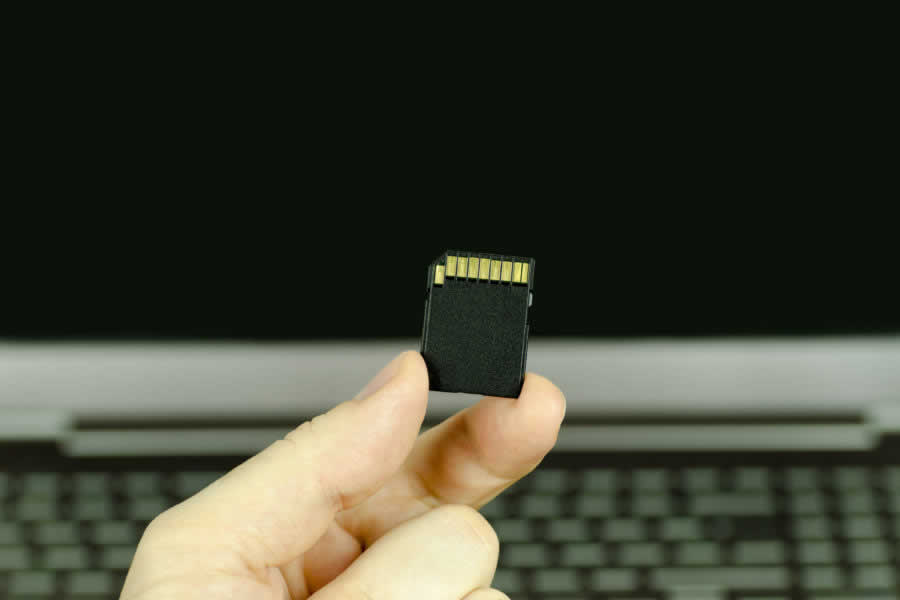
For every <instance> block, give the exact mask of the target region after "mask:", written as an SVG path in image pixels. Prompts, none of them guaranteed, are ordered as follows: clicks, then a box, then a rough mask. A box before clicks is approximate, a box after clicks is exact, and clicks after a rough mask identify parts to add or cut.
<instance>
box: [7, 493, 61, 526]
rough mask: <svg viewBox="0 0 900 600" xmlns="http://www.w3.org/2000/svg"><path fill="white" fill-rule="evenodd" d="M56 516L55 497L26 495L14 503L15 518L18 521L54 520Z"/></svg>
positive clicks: (57, 512) (57, 514) (57, 515)
mask: <svg viewBox="0 0 900 600" xmlns="http://www.w3.org/2000/svg"><path fill="white" fill-rule="evenodd" d="M58 518H59V510H58V507H57V505H56V499H55V498H45V497H41V496H28V497H23V498H22V499H21V500H19V502H18V504H17V505H16V519H17V520H19V521H55V520H56V519H58Z"/></svg>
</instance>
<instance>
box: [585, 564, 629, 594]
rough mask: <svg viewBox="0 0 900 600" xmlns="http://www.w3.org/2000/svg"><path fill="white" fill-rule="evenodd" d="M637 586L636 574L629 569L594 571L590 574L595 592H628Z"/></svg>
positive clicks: (592, 588)
mask: <svg viewBox="0 0 900 600" xmlns="http://www.w3.org/2000/svg"><path fill="white" fill-rule="evenodd" d="M637 584H638V581H637V572H636V571H632V570H630V569H596V570H594V572H593V573H592V574H591V590H592V591H595V592H630V591H632V590H634V589H635V588H636V587H637Z"/></svg>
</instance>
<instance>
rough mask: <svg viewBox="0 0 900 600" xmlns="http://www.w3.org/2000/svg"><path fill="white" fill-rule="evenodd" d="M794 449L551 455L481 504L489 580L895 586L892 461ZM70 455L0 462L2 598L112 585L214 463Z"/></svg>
mask: <svg viewBox="0 0 900 600" xmlns="http://www.w3.org/2000/svg"><path fill="white" fill-rule="evenodd" d="M701 458H705V457H701ZM798 458H799V457H798V455H786V456H784V457H771V456H770V457H769V458H768V459H767V460H766V461H765V462H766V464H756V465H753V464H750V463H747V462H740V461H746V460H748V459H747V458H746V457H734V459H733V461H731V460H729V458H728V457H727V456H725V457H723V456H719V457H717V460H716V464H715V465H707V466H702V465H701V466H696V464H695V463H696V462H697V461H695V460H693V459H690V458H684V459H683V460H681V461H680V463H679V461H671V460H669V461H667V462H668V464H666V465H664V466H655V465H653V464H650V463H652V461H649V462H648V461H644V462H645V463H648V464H644V465H628V464H624V463H622V460H621V457H618V459H617V460H607V459H606V458H605V457H603V456H595V457H589V456H585V455H577V456H574V455H573V456H570V457H567V456H566V455H554V456H551V457H550V459H548V461H547V464H546V466H544V467H542V468H541V469H539V470H538V471H536V472H535V473H533V474H532V475H530V476H529V477H527V478H526V479H524V480H523V481H522V482H520V483H518V484H516V485H515V486H514V487H513V488H512V489H510V490H509V491H508V492H507V493H506V494H504V495H503V496H501V497H500V498H498V499H496V500H495V501H493V502H491V503H490V504H489V505H487V506H485V507H484V508H483V509H482V512H483V514H484V515H485V516H486V517H487V518H488V519H489V520H490V521H491V523H492V524H493V526H494V528H495V529H496V530H497V533H498V535H499V537H500V540H501V552H500V565H499V568H498V570H497V575H496V578H495V581H494V585H495V586H496V587H498V588H499V589H502V590H503V591H505V592H506V593H507V594H509V595H510V597H511V598H512V599H513V600H576V599H579V600H581V599H585V600H587V599H590V600H594V599H604V600H626V599H633V600H637V599H641V600H651V599H653V600H664V599H665V600H669V599H672V600H720V599H727V600H750V599H756V600H764V599H765V600H788V599H790V600H798V599H802V600H851V599H852V600H865V599H877V600H887V599H890V600H898V597H900V596H898V589H900V588H898V585H900V576H898V570H897V567H898V563H900V464H897V463H900V460H895V461H893V462H891V461H889V462H888V463H870V462H866V463H860V464H853V462H852V461H850V462H848V461H846V460H844V461H843V462H842V463H841V464H828V463H827V462H823V461H822V460H821V457H817V460H815V461H798V460H797V459H798ZM189 460H190V459H183V460H182V459H179V460H171V461H168V463H167V464H170V465H171V464H175V465H184V464H188V461H189ZM791 460H794V461H795V462H797V463H798V464H791V462H789V461H791ZM616 462H618V464H615V466H608V467H606V468H597V467H596V465H609V464H611V463H616ZM123 464H127V463H123ZM732 465H746V466H732ZM82 466H84V467H89V468H87V469H85V470H80V471H79V470H76V471H70V470H65V471H63V470H61V471H59V472H31V471H11V470H6V471H4V470H0V599H4V600H7V599H8V600H13V599H15V600H18V599H24V598H29V599H31V600H36V599H38V598H54V599H63V600H65V599H69V598H71V599H80V600H88V599H94V600H100V599H104V600H106V599H114V598H118V593H119V591H120V590H121V586H122V582H123V581H124V576H125V573H126V571H127V569H128V566H129V564H130V562H131V559H132V557H133V555H134V550H135V547H136V545H137V542H138V540H139V539H140V535H141V532H142V531H143V529H144V527H146V525H147V523H148V522H149V521H150V520H152V519H153V518H154V517H155V516H156V515H157V514H159V513H160V512H161V511H163V510H165V509H166V508H167V507H169V506H171V505H173V504H175V503H177V502H179V501H180V500H182V499H184V498H186V497H189V496H190V495H192V494H194V493H195V492H197V491H199V490H200V489H202V488H203V487H205V486H206V485H207V484H208V483H209V482H211V481H212V480H214V479H215V478H217V477H218V476H219V475H220V474H221V473H222V472H224V469H225V468H226V467H224V466H223V467H222V468H221V469H204V470H184V471H171V470H168V469H162V468H160V469H156V470H150V469H146V468H142V469H141V470H140V471H121V470H110V469H106V470H97V469H94V468H93V467H94V466H95V465H90V464H87V465H82ZM229 466H230V465H229Z"/></svg>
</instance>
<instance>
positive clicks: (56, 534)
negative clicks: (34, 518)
mask: <svg viewBox="0 0 900 600" xmlns="http://www.w3.org/2000/svg"><path fill="white" fill-rule="evenodd" d="M80 537H81V536H80V534H79V531H78V525H77V524H76V523H72V522H67V521H56V522H50V523H39V524H37V525H35V528H34V539H35V540H36V541H37V543H38V544H41V545H44V546H63V545H71V544H77V543H79V542H80Z"/></svg>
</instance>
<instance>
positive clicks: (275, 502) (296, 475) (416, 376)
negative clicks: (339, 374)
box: [138, 352, 428, 568]
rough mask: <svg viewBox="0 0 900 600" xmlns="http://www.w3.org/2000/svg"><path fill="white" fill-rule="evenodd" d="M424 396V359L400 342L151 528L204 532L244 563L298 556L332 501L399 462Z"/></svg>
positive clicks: (361, 495) (355, 498) (363, 493)
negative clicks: (381, 362) (349, 392)
mask: <svg viewBox="0 0 900 600" xmlns="http://www.w3.org/2000/svg"><path fill="white" fill-rule="evenodd" d="M427 399H428V374H427V371H426V368H425V363H424V361H423V360H422V357H421V356H420V355H419V354H418V353H416V352H405V353H403V354H401V355H399V356H398V357H396V358H395V359H394V360H393V361H392V362H391V363H390V364H388V365H387V366H386V367H385V368H384V369H383V370H382V371H381V372H380V373H379V374H378V375H377V376H376V377H375V378H374V379H373V380H372V381H371V382H370V383H369V384H368V385H367V386H366V387H365V388H363V390H362V391H361V392H360V393H359V394H358V395H357V397H356V398H354V399H353V400H351V401H349V402H345V403H344V404H341V405H339V406H337V407H336V408H334V409H333V410H331V411H330V412H328V413H326V414H324V415H321V416H319V417H316V418H315V419H313V420H312V421H309V422H307V423H304V424H303V425H301V426H300V427H298V428H297V429H295V430H294V431H293V432H291V433H290V434H288V435H287V436H286V437H285V438H284V439H283V440H280V441H278V442H275V444H273V445H272V446H270V447H269V448H267V449H266V450H265V451H263V452H262V453H260V454H258V455H257V456H255V457H253V458H251V459H250V460H248V461H247V462H245V463H244V464H242V465H240V466H239V467H237V468H236V469H234V470H233V471H232V472H230V473H229V474H228V475H226V476H225V477H223V478H222V479H220V480H219V481H216V482H215V483H213V484H212V485H211V486H209V487H208V488H206V489H205V490H203V491H202V492H200V493H199V494H197V495H196V496H194V497H193V498H191V499H189V500H187V501H186V502H184V503H183V504H181V505H179V506H176V507H175V508H173V509H171V510H170V511H168V512H166V513H164V514H163V515H162V516H161V517H159V518H158V521H159V522H158V523H157V522H154V524H152V525H151V527H150V530H153V529H154V527H155V528H156V529H157V530H159V529H162V530H166V529H168V530H169V531H171V532H177V533H173V536H174V537H176V538H177V539H179V540H183V541H184V543H190V542H189V540H190V539H199V540H203V541H202V546H203V548H200V550H202V549H204V548H206V549H208V550H207V552H212V551H215V549H218V548H228V549H230V550H231V551H236V552H237V554H238V555H239V558H240V559H241V560H242V562H243V563H244V564H245V565H247V566H249V567H251V568H261V567H265V566H268V565H277V564H284V563H286V562H288V561H290V560H292V559H294V558H297V557H298V556H300V555H301V554H302V553H303V552H304V551H305V550H307V549H308V548H309V547H310V546H312V545H313V544H314V543H315V542H316V540H318V539H319V538H320V537H321V536H322V535H323V534H324V533H325V531H326V529H327V528H328V525H329V524H330V523H331V521H332V520H333V519H334V515H335V513H336V512H337V511H339V510H343V509H346V508H349V507H351V506H353V505H355V504H358V503H359V502H361V501H362V500H363V499H365V498H366V497H368V496H369V495H371V494H372V493H374V492H375V491H376V490H377V489H378V488H379V487H380V486H381V485H382V484H383V483H384V482H385V481H386V480H387V479H388V478H389V477H390V476H391V475H393V474H394V473H395V472H396V471H397V470H398V469H399V468H400V467H401V466H402V464H403V462H404V461H405V460H406V457H407V455H408V454H409V452H410V450H411V449H412V447H413V444H414V443H415V440H416V436H417V435H418V433H419V428H420V427H421V425H422V420H423V419H424V416H425V407H426V403H427ZM170 527H171V529H169V528H170ZM150 530H148V531H150ZM142 545H143V543H142ZM198 545H199V544H198ZM138 554H139V555H140V549H139V551H138Z"/></svg>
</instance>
